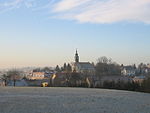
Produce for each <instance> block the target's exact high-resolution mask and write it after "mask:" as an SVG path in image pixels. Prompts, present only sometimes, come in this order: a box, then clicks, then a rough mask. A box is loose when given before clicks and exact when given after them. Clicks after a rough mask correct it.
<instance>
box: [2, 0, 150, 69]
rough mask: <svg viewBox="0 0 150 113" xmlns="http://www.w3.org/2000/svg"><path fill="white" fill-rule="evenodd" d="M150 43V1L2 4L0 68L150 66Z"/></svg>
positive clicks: (14, 0)
mask: <svg viewBox="0 0 150 113" xmlns="http://www.w3.org/2000/svg"><path fill="white" fill-rule="evenodd" d="M149 42H150V0H0V68H7V67H26V66H56V65H57V64H59V65H63V63H64V62H67V63H69V62H73V61H74V54H75V50H76V49H78V52H79V56H80V61H89V62H96V61H97V59H98V58H99V57H101V56H107V57H108V58H112V59H113V61H115V62H117V63H119V64H125V65H129V64H134V63H135V64H138V63H140V62H143V63H150V52H149V50H150V44H149Z"/></svg>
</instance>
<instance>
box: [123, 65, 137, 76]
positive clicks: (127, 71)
mask: <svg viewBox="0 0 150 113" xmlns="http://www.w3.org/2000/svg"><path fill="white" fill-rule="evenodd" d="M136 71H137V70H136V68H135V67H134V66H124V67H122V70H121V74H122V75H124V76H135V74H136Z"/></svg>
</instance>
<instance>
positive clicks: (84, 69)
mask: <svg viewBox="0 0 150 113" xmlns="http://www.w3.org/2000/svg"><path fill="white" fill-rule="evenodd" d="M72 69H73V72H77V73H81V74H83V75H89V76H94V75H95V68H94V65H93V64H91V63H90V62H80V61H79V55H78V52H77V50H76V53H75V62H74V63H73V64H72Z"/></svg>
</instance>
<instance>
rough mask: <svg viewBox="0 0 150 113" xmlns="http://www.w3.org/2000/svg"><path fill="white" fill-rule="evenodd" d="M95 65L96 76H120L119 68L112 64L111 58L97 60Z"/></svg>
mask: <svg viewBox="0 0 150 113" xmlns="http://www.w3.org/2000/svg"><path fill="white" fill-rule="evenodd" d="M97 61H98V62H97V64H96V66H95V69H96V75H97V76H98V77H100V76H109V75H110V76H111V75H121V70H120V66H119V65H118V64H117V63H115V62H112V59H111V58H107V57H105V56H103V57H100V58H98V60H97Z"/></svg>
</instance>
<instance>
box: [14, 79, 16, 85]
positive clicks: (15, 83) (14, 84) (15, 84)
mask: <svg viewBox="0 0 150 113" xmlns="http://www.w3.org/2000/svg"><path fill="white" fill-rule="evenodd" d="M15 86H16V80H15V79H14V87H15Z"/></svg>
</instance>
